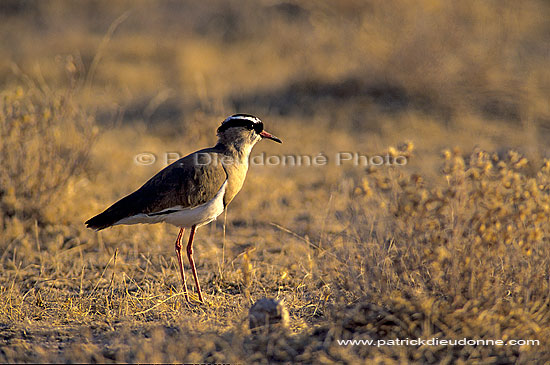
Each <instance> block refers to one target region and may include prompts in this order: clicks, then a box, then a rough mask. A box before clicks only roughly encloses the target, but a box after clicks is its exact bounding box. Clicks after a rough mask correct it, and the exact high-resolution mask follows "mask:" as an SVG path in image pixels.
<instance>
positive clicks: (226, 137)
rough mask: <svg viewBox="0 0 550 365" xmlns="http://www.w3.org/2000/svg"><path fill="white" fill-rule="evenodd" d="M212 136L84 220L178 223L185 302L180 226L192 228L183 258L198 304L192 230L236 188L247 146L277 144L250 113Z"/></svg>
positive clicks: (99, 224) (100, 224)
mask: <svg viewBox="0 0 550 365" xmlns="http://www.w3.org/2000/svg"><path fill="white" fill-rule="evenodd" d="M217 135H218V143H217V144H216V145H215V146H214V147H211V148H205V149H203V150H200V151H197V152H194V153H192V154H190V155H188V156H185V157H183V158H181V159H179V160H177V161H176V162H174V163H172V164H171V165H169V166H167V167H166V168H164V169H163V170H161V171H160V172H158V173H157V174H156V175H155V176H153V177H152V178H151V179H150V180H149V181H147V182H146V183H145V184H144V185H143V186H142V187H141V188H139V189H138V190H136V191H135V192H133V193H132V194H130V195H128V196H126V197H124V198H122V199H120V200H119V201H117V202H116V203H114V204H113V205H111V206H110V207H109V208H107V209H106V210H105V211H104V212H103V213H101V214H98V215H96V216H95V217H93V218H91V219H89V220H88V221H87V222H86V225H87V227H88V228H93V229H96V230H101V229H104V228H107V227H111V226H115V225H119V224H137V223H159V222H166V223H170V224H172V225H174V226H176V227H179V228H180V231H179V234H178V237H177V239H176V245H175V246H176V255H177V258H178V263H179V268H180V274H181V280H182V284H183V290H184V291H185V298H186V299H187V301H189V296H188V294H187V285H186V282H185V273H184V270H183V259H182V255H181V249H182V244H181V239H182V237H183V234H184V232H185V228H191V232H190V234H189V242H188V243H187V257H188V259H189V265H190V266H191V270H192V272H193V277H194V279H195V284H196V287H197V293H198V297H199V300H200V301H201V302H203V298H202V293H201V289H200V285H199V280H198V277H197V270H196V268H195V262H194V260H193V239H194V237H195V231H196V229H197V227H200V226H203V225H205V224H208V223H210V222H212V221H213V220H214V219H216V217H218V216H219V215H220V214H221V213H222V212H223V211H224V209H225V207H226V206H227V205H228V204H229V203H230V202H231V200H233V198H234V197H235V195H236V194H237V193H238V192H239V190H241V188H242V186H243V183H244V179H245V177H246V172H247V171H248V158H249V155H250V152H251V150H252V147H253V146H254V145H255V144H256V143H257V142H258V141H260V140H261V139H263V138H268V139H271V140H273V141H275V142H278V143H282V142H281V140H280V139H279V138H277V137H275V136H273V135H271V134H270V133H268V132H266V131H264V125H263V123H262V121H261V120H260V119H259V118H257V117H255V116H253V115H250V114H235V115H232V116H230V117H228V118H227V119H225V120H224V121H223V122H222V124H221V125H220V127H219V128H218V131H217Z"/></svg>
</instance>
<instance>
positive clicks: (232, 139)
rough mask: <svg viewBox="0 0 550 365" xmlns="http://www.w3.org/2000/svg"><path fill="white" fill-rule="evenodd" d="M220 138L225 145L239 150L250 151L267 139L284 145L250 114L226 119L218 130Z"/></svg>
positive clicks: (235, 115) (236, 115)
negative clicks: (259, 142)
mask: <svg viewBox="0 0 550 365" xmlns="http://www.w3.org/2000/svg"><path fill="white" fill-rule="evenodd" d="M217 134H218V138H219V139H220V142H222V143H223V144H225V145H233V146H235V147H236V148H237V149H239V150H248V152H249V151H250V149H252V147H253V146H254V145H255V144H256V143H257V142H258V141H260V140H262V139H264V138H267V139H271V140H272V141H275V142H278V143H283V142H282V141H281V140H280V139H279V138H277V137H275V136H274V135H272V134H271V133H268V132H266V131H265V130H264V123H263V122H262V121H261V120H260V119H259V118H257V117H255V116H253V115H250V114H234V115H232V116H230V117H228V118H227V119H225V120H224V121H223V122H222V124H221V125H220V126H219V128H218V133H217Z"/></svg>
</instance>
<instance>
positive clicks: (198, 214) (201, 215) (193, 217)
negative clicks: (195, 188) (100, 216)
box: [114, 180, 227, 228]
mask: <svg viewBox="0 0 550 365" xmlns="http://www.w3.org/2000/svg"><path fill="white" fill-rule="evenodd" d="M226 187H227V180H225V182H224V183H223V185H222V187H221V188H220V190H218V192H217V193H216V195H215V196H214V197H213V198H212V199H211V200H209V201H208V202H206V203H204V204H201V205H197V206H196V207H192V208H183V207H182V206H181V205H177V206H175V207H171V208H167V209H164V210H162V211H160V212H155V213H153V214H151V215H149V214H144V213H142V214H136V215H133V216H131V217H127V218H124V219H121V220H119V221H118V222H116V223H115V224H114V225H118V224H138V223H159V222H166V223H169V224H172V225H174V226H176V227H181V228H189V227H192V226H194V225H196V226H197V227H199V226H202V225H205V224H208V223H210V222H212V221H213V220H214V219H216V218H217V217H218V216H219V215H220V214H222V212H223V210H224V205H223V197H224V195H225V188H226ZM163 212H166V214H162V213H163Z"/></svg>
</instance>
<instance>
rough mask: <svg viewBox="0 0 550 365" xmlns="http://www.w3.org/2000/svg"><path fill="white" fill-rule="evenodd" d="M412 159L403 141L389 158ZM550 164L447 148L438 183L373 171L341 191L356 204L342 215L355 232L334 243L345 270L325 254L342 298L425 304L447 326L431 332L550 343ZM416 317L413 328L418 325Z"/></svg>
mask: <svg viewBox="0 0 550 365" xmlns="http://www.w3.org/2000/svg"><path fill="white" fill-rule="evenodd" d="M410 151H411V145H410V144H405V145H403V147H401V148H400V149H396V148H390V150H389V153H390V154H400V155H408V154H409V152H410ZM549 166H550V165H549V162H548V160H544V161H543V163H542V166H534V164H532V163H530V162H529V161H528V160H527V159H526V158H525V157H523V156H522V155H521V154H519V153H517V152H515V151H509V152H508V153H507V154H506V156H504V157H499V156H498V155H497V154H495V153H489V152H486V151H483V150H479V149H478V150H475V151H474V152H472V153H471V154H469V155H466V156H463V155H462V154H461V153H460V152H459V150H458V149H455V150H453V151H451V150H444V152H443V164H442V167H441V170H440V175H439V176H438V177H436V178H435V179H432V180H425V179H424V177H423V176H422V175H421V174H416V173H408V172H406V171H403V170H402V171H398V169H397V168H392V169H389V170H380V169H369V170H368V171H367V174H366V175H365V176H364V177H363V178H362V179H361V180H360V181H359V182H358V183H357V184H356V185H355V186H351V187H349V188H348V189H347V190H346V191H345V194H348V196H350V197H351V198H352V201H351V202H350V205H349V208H348V210H347V212H346V214H341V215H340V217H339V219H340V220H342V221H345V222H348V224H349V229H350V232H353V233H352V234H349V235H345V236H344V237H342V236H341V235H333V237H332V238H331V240H332V242H333V245H334V246H335V247H336V250H335V254H336V255H337V257H338V260H339V262H340V264H337V263H335V262H332V263H330V261H331V260H330V256H328V257H327V259H326V262H325V266H324V267H325V270H331V271H332V272H333V273H334V276H333V278H334V280H333V285H334V288H335V289H337V290H336V293H338V294H336V293H335V295H339V296H340V297H345V298H347V300H350V301H364V300H368V301H371V302H375V303H379V304H380V305H381V306H384V307H385V308H386V310H389V311H395V310H396V302H395V301H396V300H397V301H403V302H406V303H409V304H407V305H412V306H417V307H418V308H424V311H425V312H424V313H425V315H428V316H429V317H430V323H433V324H436V323H442V324H444V325H443V326H439V328H437V329H436V328H435V327H430V328H429V329H428V328H425V327H423V328H424V331H422V333H424V335H425V336H428V335H429V336H433V337H440V338H460V336H462V337H464V336H466V337H474V338H493V339H495V338H500V339H511V338H516V339H517V338H519V339H538V340H540V341H541V342H542V343H543V344H545V343H547V339H548V335H549V332H548V331H549V330H548V328H547V326H546V325H545V323H546V322H547V321H548V319H549V318H550V281H549V279H548V278H549V276H548V272H549V271H548V270H549V267H550V260H549V259H548V255H547V247H548V241H549V239H550V230H549V227H548V224H547V219H546V218H545V217H547V215H548V209H549V207H550V205H549V203H550V194H549V191H550V190H549V188H548V186H549V185H548V182H549V179H550V169H549ZM343 262H345V263H346V265H342V264H341V263H343ZM351 278H354V279H353V280H352V279H351ZM397 307H399V305H397ZM418 308H417V312H419V313H421V312H422V310H418ZM436 308H439V309H441V308H445V310H444V311H443V312H441V311H438V310H435V309H436ZM466 313H468V315H466ZM439 315H441V317H437V316H439ZM413 318H415V315H413V314H410V315H408V319H407V321H412V322H411V323H416V324H415V325H414V326H417V325H421V323H422V320H420V321H418V318H417V319H416V320H415V319H413ZM414 326H413V328H414ZM422 326H423V325H421V327H422ZM402 335H404V336H405V335H406V336H409V337H411V336H416V335H415V334H413V333H411V332H407V333H405V334H402ZM352 337H353V336H352ZM371 337H372V336H371ZM397 337H401V336H397ZM384 338H391V336H384ZM522 351H524V352H525V354H531V355H527V356H532V355H533V354H534V353H536V349H535V348H533V347H531V348H528V347H526V348H522ZM530 351H533V352H530ZM497 352H498V351H497ZM473 354H474V352H471V353H470V354H469V355H468V356H474V355H473ZM525 354H524V355H525ZM409 355H410V356H413V355H412V354H409ZM416 355H418V354H416ZM416 355H414V356H416ZM463 355H464V354H462V355H461V356H463ZM493 355H494V354H493ZM493 355H490V354H489V353H485V354H484V355H483V356H493ZM509 355H510V356H512V358H508V359H510V360H511V359H513V358H515V356H517V355H518V354H517V353H516V354H515V355H512V354H509ZM369 356H370V355H369ZM414 356H413V357H412V358H414ZM480 356H481V355H480ZM483 356H482V358H484V357H483ZM499 356H500V355H499ZM503 356H508V355H503ZM466 358H470V357H466Z"/></svg>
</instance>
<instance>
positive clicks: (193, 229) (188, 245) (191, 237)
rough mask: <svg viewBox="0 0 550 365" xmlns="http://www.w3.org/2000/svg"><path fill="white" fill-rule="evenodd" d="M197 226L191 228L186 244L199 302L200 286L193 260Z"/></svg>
mask: <svg viewBox="0 0 550 365" xmlns="http://www.w3.org/2000/svg"><path fill="white" fill-rule="evenodd" d="M196 229H197V226H193V227H191V233H190V234H189V243H187V258H188V259H189V264H191V270H192V271H193V277H194V278H195V284H196V286H197V293H198V294H199V300H200V301H201V302H204V301H203V300H202V293H201V286H200V284H199V278H198V276H197V269H196V268H195V260H193V238H195V230H196Z"/></svg>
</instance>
